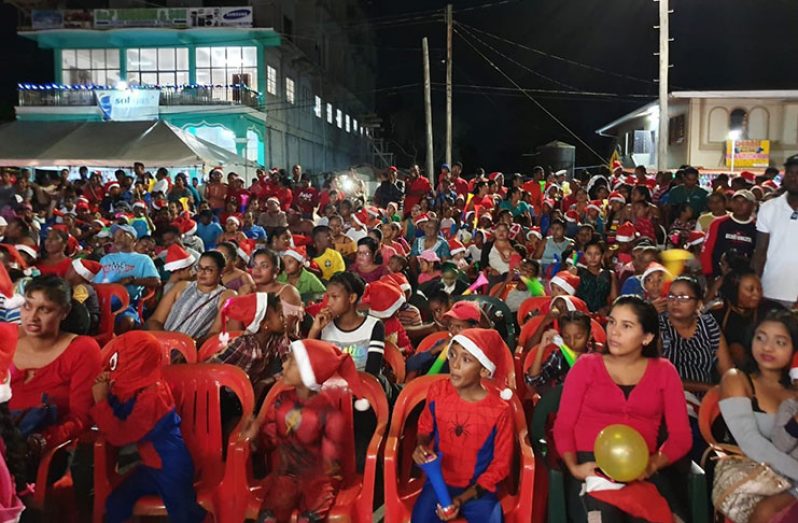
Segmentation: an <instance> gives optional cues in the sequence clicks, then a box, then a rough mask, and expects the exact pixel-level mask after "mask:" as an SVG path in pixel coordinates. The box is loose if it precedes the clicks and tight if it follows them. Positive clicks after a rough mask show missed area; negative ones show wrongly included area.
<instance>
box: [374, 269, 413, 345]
mask: <svg viewBox="0 0 798 523" xmlns="http://www.w3.org/2000/svg"><path fill="white" fill-rule="evenodd" d="M362 303H363V304H366V305H368V306H369V315H371V316H374V317H375V318H379V319H380V320H382V324H383V326H384V327H385V341H386V342H390V343H393V344H394V345H395V346H396V348H398V349H399V350H400V351H402V354H409V353H410V352H412V351H413V347H412V345H411V343H410V338H408V337H407V332H406V331H405V328H404V326H403V325H402V322H401V321H399V318H398V313H399V309H401V307H402V306H403V305H404V304H405V303H406V299H405V293H404V291H403V290H402V289H401V288H400V287H399V284H397V283H395V282H394V280H393V279H390V278H386V277H383V278H382V279H380V280H377V281H374V282H371V283H369V284H368V285H366V292H365V294H363V298H362Z"/></svg>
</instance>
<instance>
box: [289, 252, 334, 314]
mask: <svg viewBox="0 0 798 523" xmlns="http://www.w3.org/2000/svg"><path fill="white" fill-rule="evenodd" d="M281 254H282V258H283V260H282V261H283V270H282V272H280V275H279V276H277V281H278V282H280V283H290V284H291V285H293V286H294V287H295V288H296V290H297V291H299V295H300V296H301V297H302V301H303V302H305V303H307V302H310V301H315V300H318V299H319V298H320V297H321V295H322V294H324V292H325V291H326V290H327V288H326V287H325V286H324V284H323V283H322V282H321V280H320V279H319V278H318V277H317V276H316V275H315V274H313V273H312V272H310V271H309V270H307V269H306V268H305V267H306V266H307V265H308V255H307V248H306V247H305V246H304V245H302V246H299V247H290V248H289V249H287V250H285V251H283V252H282V253H281Z"/></svg>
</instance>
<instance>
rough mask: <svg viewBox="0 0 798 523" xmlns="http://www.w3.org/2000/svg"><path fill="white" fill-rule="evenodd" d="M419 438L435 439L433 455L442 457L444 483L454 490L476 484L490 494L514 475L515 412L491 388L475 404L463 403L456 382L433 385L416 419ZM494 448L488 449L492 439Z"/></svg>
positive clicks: (446, 381) (439, 382)
mask: <svg viewBox="0 0 798 523" xmlns="http://www.w3.org/2000/svg"><path fill="white" fill-rule="evenodd" d="M418 433H419V434H424V435H430V434H433V433H434V434H435V436H436V440H437V445H436V448H435V452H436V453H438V454H440V455H442V456H443V462H442V463H441V469H442V470H443V479H444V481H445V482H446V484H447V485H449V486H450V487H468V486H469V485H471V484H472V483H473V479H474V478H476V483H477V484H478V485H479V486H481V487H482V488H484V489H485V490H488V491H490V492H496V487H497V485H498V484H499V483H500V482H501V481H502V480H503V479H504V478H506V477H507V476H508V475H509V474H510V461H511V460H512V458H513V439H514V429H513V412H512V407H511V406H510V404H509V403H507V402H506V401H504V400H503V399H501V398H500V397H499V393H498V391H497V390H496V389H494V388H493V387H490V388H488V394H487V395H486V396H485V397H484V398H483V399H482V400H481V401H477V402H473V403H472V402H468V401H465V400H463V399H462V398H460V395H459V394H458V393H457V390H455V388H454V387H453V386H452V382H451V381H449V380H448V379H447V380H442V381H438V382H435V383H434V384H433V385H432V386H431V387H430V388H429V391H428V392H427V401H426V404H425V405H424V410H423V411H421V416H419V419H418ZM491 437H492V438H493V445H485V444H486V443H487V442H488V441H489V440H490V438H491Z"/></svg>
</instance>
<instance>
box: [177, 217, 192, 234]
mask: <svg viewBox="0 0 798 523" xmlns="http://www.w3.org/2000/svg"><path fill="white" fill-rule="evenodd" d="M176 225H177V228H178V229H180V233H181V234H183V235H184V236H191V235H192V234H196V232H197V222H196V221H194V220H192V219H191V218H190V217H188V216H186V217H184V218H181V219H179V220H178V221H177V223H176Z"/></svg>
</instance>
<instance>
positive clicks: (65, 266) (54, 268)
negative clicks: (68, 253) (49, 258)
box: [36, 258, 72, 278]
mask: <svg viewBox="0 0 798 523" xmlns="http://www.w3.org/2000/svg"><path fill="white" fill-rule="evenodd" d="M71 266H72V258H64V259H63V260H61V261H60V262H58V263H55V264H52V265H48V264H45V263H44V262H43V261H41V262H39V263H37V264H36V268H37V269H39V272H41V273H42V276H60V277H61V278H63V277H65V276H66V273H67V271H68V270H69V268H70V267H71Z"/></svg>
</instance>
